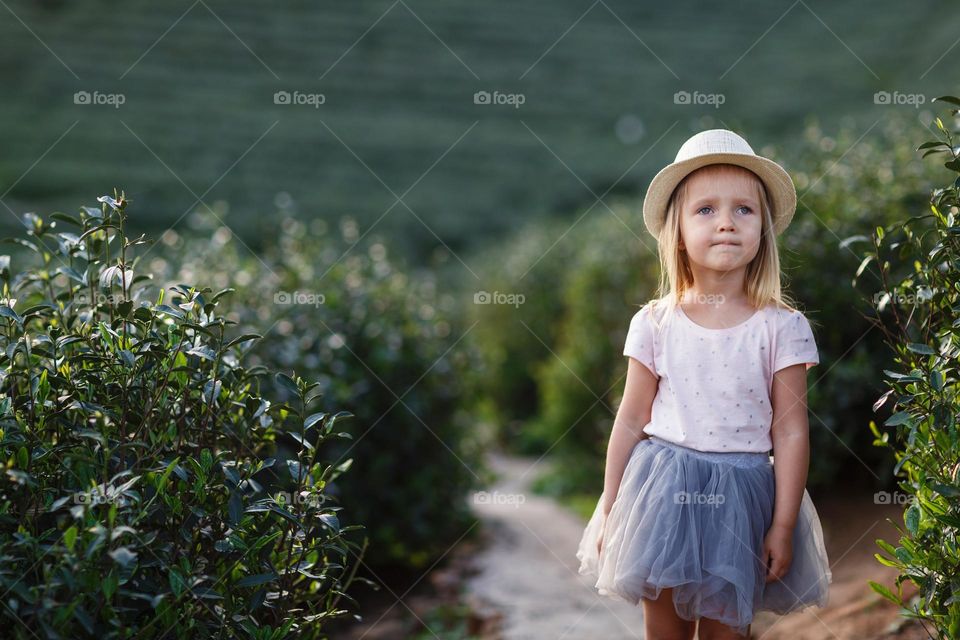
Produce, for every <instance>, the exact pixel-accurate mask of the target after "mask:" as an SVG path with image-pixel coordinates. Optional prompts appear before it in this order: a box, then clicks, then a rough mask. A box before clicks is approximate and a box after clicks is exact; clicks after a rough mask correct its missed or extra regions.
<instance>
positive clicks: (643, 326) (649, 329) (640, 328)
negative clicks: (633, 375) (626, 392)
mask: <svg viewBox="0 0 960 640" xmlns="http://www.w3.org/2000/svg"><path fill="white" fill-rule="evenodd" d="M655 338H656V327H655V326H654V325H653V319H652V318H651V316H650V305H649V304H647V305H646V306H644V307H643V308H642V309H640V310H639V311H637V312H636V313H635V314H634V315H633V318H632V319H631V320H630V329H629V330H628V331H627V339H626V342H625V343H624V345H623V355H625V356H630V357H631V358H635V359H636V360H637V361H638V362H640V363H641V364H643V365H644V366H645V367H646V368H647V369H649V370H650V373H652V374H653V375H654V376H656V377H658V378H659V377H660V376H659V375H658V374H657V365H656V362H655V360H654V357H653V354H654V340H655Z"/></svg>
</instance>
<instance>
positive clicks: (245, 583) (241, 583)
mask: <svg viewBox="0 0 960 640" xmlns="http://www.w3.org/2000/svg"><path fill="white" fill-rule="evenodd" d="M277 578H278V576H277V574H276V573H272V572H271V573H258V574H256V575H252V576H247V577H246V578H241V579H240V580H237V582H236V583H235V585H236V586H238V587H255V586H257V585H260V584H266V583H267V582H273V581H274V580H276V579H277Z"/></svg>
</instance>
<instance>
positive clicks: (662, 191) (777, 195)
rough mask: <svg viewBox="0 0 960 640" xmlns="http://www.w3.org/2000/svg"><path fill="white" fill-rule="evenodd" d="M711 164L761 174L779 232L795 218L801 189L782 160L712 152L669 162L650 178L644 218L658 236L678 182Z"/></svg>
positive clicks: (644, 202) (774, 223)
mask: <svg viewBox="0 0 960 640" xmlns="http://www.w3.org/2000/svg"><path fill="white" fill-rule="evenodd" d="M709 164H734V165H737V166H740V167H743V168H744V169H749V170H750V171H752V172H754V173H755V174H757V176H759V178H760V179H761V180H762V181H763V183H764V186H765V187H766V189H767V193H768V194H769V196H770V199H771V201H772V204H773V211H772V212H771V213H772V215H773V229H774V233H775V234H776V235H780V234H781V233H783V231H784V229H786V228H787V226H788V225H789V224H790V221H791V220H792V219H793V214H794V213H795V212H796V210H797V189H796V187H795V186H794V184H793V180H792V179H791V178H790V175H789V174H788V173H787V172H786V170H784V168H783V167H781V166H780V165H779V164H777V163H776V162H774V161H772V160H768V159H767V158H764V157H762V156H757V155H748V154H745V153H708V154H704V155H701V156H696V157H695V158H689V159H687V160H681V161H680V162H674V163H673V164H670V165H667V166H666V167H664V168H663V169H661V170H660V172H659V173H657V175H655V176H654V177H653V180H651V181H650V186H649V187H648V188H647V195H646V196H645V197H644V199H643V222H644V224H645V225H646V227H647V231H649V232H650V235H652V236H653V237H654V238H657V239H659V237H660V231H661V229H663V225H664V223H665V222H666V215H667V204H668V203H669V202H670V196H671V195H673V191H674V189H676V188H677V185H678V184H680V182H681V181H682V180H683V179H684V178H685V177H687V176H688V175H689V174H690V173H692V172H693V171H695V170H697V169H699V168H700V167H704V166H706V165H709Z"/></svg>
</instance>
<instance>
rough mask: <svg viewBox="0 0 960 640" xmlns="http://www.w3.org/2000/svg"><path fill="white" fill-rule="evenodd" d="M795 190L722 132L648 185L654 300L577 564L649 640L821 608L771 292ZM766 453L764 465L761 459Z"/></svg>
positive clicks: (798, 430) (815, 538)
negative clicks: (637, 620)
mask: <svg viewBox="0 0 960 640" xmlns="http://www.w3.org/2000/svg"><path fill="white" fill-rule="evenodd" d="M795 208H796V189H795V187H794V185H793V181H792V180H791V179H790V176H789V175H788V174H787V172H786V171H784V169H783V168H782V167H780V166H779V165H778V164H776V163H775V162H773V161H771V160H768V159H767V158H763V157H761V156H757V155H756V154H754V152H753V150H752V149H751V148H750V145H749V144H747V142H746V140H744V139H743V138H741V137H740V136H738V135H737V134H735V133H733V132H732V131H728V130H726V129H713V130H709V131H703V132H701V133H698V134H697V135H695V136H693V137H692V138H690V139H689V140H687V141H686V142H685V143H684V144H683V146H682V147H681V148H680V151H679V153H678V154H677V157H676V160H675V161H674V163H673V164H671V165H669V166H667V167H665V168H664V169H663V170H661V171H660V172H659V173H658V174H657V175H656V177H654V179H653V181H652V182H651V184H650V187H649V189H648V190H647V195H646V197H645V199H644V204H643V217H644V223H645V224H646V227H647V229H648V231H649V232H650V233H651V234H652V235H653V236H654V237H655V238H657V245H658V249H659V252H660V261H661V279H660V292H659V296H660V297H659V298H658V299H656V300H652V301H650V302H649V303H647V304H646V305H645V306H643V307H642V308H641V309H640V310H639V311H638V312H636V314H635V315H634V316H633V318H632V320H631V321H630V328H629V332H628V334H627V338H626V344H625V345H624V349H623V353H624V355H626V356H629V360H628V370H627V381H626V387H625V389H624V394H623V400H622V402H621V404H620V408H619V410H618V412H617V417H616V420H615V421H614V426H613V431H612V433H611V436H610V442H609V444H608V447H607V460H606V471H605V476H604V488H603V493H602V494H601V495H600V499H599V501H598V503H597V507H596V509H595V511H594V513H593V516H592V517H591V518H590V521H589V523H588V524H587V526H586V529H585V530H584V533H583V538H582V539H581V541H580V544H579V548H578V550H577V558H578V559H579V560H580V573H582V574H587V575H591V576H595V577H596V578H597V582H596V584H595V587H596V588H597V589H598V590H599V593H600V594H601V595H605V596H611V597H617V598H621V599H624V600H626V601H628V602H630V603H632V604H640V603H641V601H642V603H643V610H644V620H645V626H646V637H647V638H649V639H651V640H661V639H664V638H684V639H687V638H693V636H694V633H695V632H696V631H697V628H696V627H697V623H698V621H699V638H700V640H707V639H708V638H737V637H743V636H747V637H749V634H750V622H751V620H752V619H753V617H754V615H755V614H756V612H757V611H761V610H768V611H773V612H776V613H781V614H784V613H788V612H790V611H796V610H800V609H804V608H806V607H808V606H811V605H817V606H820V607H823V606H825V605H826V602H827V596H828V591H829V586H828V585H829V583H830V582H831V580H832V576H831V572H830V568H829V565H828V562H827V554H826V550H825V548H824V544H823V533H822V529H821V526H820V519H819V517H818V515H817V512H816V509H815V508H814V506H813V503H812V502H811V500H810V496H809V494H808V493H807V491H806V488H805V484H806V478H807V467H808V464H809V447H810V445H809V438H808V428H809V425H808V420H807V404H806V394H807V383H806V371H807V369H809V368H810V367H812V366H814V365H815V364H818V363H819V357H818V354H817V347H816V344H815V342H814V338H813V333H812V331H811V329H810V325H809V323H808V321H807V319H806V317H805V316H804V315H803V314H802V313H801V312H800V311H797V310H795V309H793V308H792V307H791V306H790V305H789V304H788V302H787V298H786V296H785V295H784V294H783V293H782V292H781V289H780V262H779V256H778V253H777V244H776V237H777V235H779V234H780V233H781V232H782V231H783V230H784V229H785V228H786V227H787V225H788V224H789V223H790V220H791V218H792V217H793V214H794V210H795ZM771 447H772V448H773V451H774V454H775V456H776V462H775V463H774V462H773V456H770V455H769V451H770V449H771Z"/></svg>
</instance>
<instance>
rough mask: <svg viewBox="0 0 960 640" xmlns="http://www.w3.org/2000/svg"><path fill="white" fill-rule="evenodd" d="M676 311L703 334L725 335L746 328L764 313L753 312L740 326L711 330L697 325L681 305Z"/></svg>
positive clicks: (758, 310) (759, 310) (677, 306)
mask: <svg viewBox="0 0 960 640" xmlns="http://www.w3.org/2000/svg"><path fill="white" fill-rule="evenodd" d="M676 310H677V313H678V314H679V315H680V317H681V318H683V319H684V320H685V321H686V323H687V324H689V325H690V326H692V327H694V328H695V329H697V330H698V331H703V332H705V333H724V332H727V331H733V330H735V329H740V328H741V327H743V326H745V325H747V324H750V322H752V321H753V319H754V318H756V317H757V316H759V315H760V312H761V311H763V309H757V310H756V311H754V312H753V314H752V315H751V316H750V317H749V318H747V319H746V320H744V321H743V322H740V323H739V324H735V325H733V326H732V327H720V328H716V329H714V328H711V327H705V326H703V325H702V324H697V323H696V322H694V321H693V320H692V319H691V318H690V316H688V315H687V314H686V312H685V311H684V310H683V309H682V308H681V307H680V305H679V304H678V305H676Z"/></svg>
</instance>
